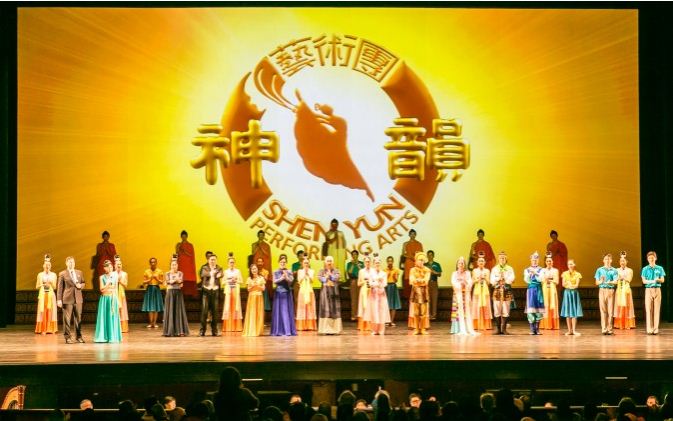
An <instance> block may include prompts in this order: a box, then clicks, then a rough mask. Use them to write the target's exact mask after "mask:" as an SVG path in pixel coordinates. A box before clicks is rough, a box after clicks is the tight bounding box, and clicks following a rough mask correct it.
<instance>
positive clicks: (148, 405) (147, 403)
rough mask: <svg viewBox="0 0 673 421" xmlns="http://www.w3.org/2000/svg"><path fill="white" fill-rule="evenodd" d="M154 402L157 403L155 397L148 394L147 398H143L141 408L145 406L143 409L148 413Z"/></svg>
mask: <svg viewBox="0 0 673 421" xmlns="http://www.w3.org/2000/svg"><path fill="white" fill-rule="evenodd" d="M155 403H159V401H158V400H157V398H156V397H154V396H150V397H149V398H145V401H144V402H143V408H145V411H146V412H147V413H148V414H149V413H151V412H152V407H153V406H154V404H155Z"/></svg>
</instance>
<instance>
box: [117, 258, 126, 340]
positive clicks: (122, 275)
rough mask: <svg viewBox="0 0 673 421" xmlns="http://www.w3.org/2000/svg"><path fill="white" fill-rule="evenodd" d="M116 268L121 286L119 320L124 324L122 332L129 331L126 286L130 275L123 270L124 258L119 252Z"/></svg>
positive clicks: (119, 285)
mask: <svg viewBox="0 0 673 421" xmlns="http://www.w3.org/2000/svg"><path fill="white" fill-rule="evenodd" d="M114 270H115V272H117V278H118V279H119V283H118V284H117V285H118V288H119V291H118V294H119V320H120V321H121V324H122V333H127V332H128V331H129V310H128V305H127V304H126V288H127V287H128V285H129V275H128V273H126V272H124V271H123V270H122V259H121V257H119V255H118V254H117V255H115V267H114Z"/></svg>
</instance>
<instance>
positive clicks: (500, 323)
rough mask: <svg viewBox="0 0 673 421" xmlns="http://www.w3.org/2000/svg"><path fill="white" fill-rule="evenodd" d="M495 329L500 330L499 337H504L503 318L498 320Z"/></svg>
mask: <svg viewBox="0 0 673 421" xmlns="http://www.w3.org/2000/svg"><path fill="white" fill-rule="evenodd" d="M495 327H496V329H498V335H502V317H498V318H497V319H496V322H495Z"/></svg>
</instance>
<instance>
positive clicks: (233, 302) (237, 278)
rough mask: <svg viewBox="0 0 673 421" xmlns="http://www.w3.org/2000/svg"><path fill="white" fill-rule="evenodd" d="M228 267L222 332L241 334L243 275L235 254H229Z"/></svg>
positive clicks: (224, 287)
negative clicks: (237, 265) (237, 264)
mask: <svg viewBox="0 0 673 421" xmlns="http://www.w3.org/2000/svg"><path fill="white" fill-rule="evenodd" d="M227 263H228V267H227V268H226V269H225V270H224V276H223V277H222V289H223V290H224V310H222V332H240V331H242V330H243V309H242V308H241V284H243V275H241V271H240V270H238V269H237V268H236V267H235V265H236V259H234V254H233V253H229V257H228V258H227Z"/></svg>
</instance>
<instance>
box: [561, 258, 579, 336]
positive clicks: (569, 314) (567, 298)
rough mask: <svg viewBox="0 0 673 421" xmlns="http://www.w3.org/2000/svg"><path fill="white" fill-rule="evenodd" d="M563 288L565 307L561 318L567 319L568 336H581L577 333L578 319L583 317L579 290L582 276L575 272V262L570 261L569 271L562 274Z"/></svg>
mask: <svg viewBox="0 0 673 421" xmlns="http://www.w3.org/2000/svg"><path fill="white" fill-rule="evenodd" d="M561 279H562V284H563V288H565V289H564V290H563V305H562V306H561V317H565V318H566V324H567V325H568V331H567V332H566V333H565V334H566V336H568V335H576V336H581V335H580V333H579V332H578V331H577V329H576V328H577V318H579V317H582V316H583V315H584V313H583V312H582V301H581V300H580V293H579V292H578V291H577V288H579V286H580V280H581V279H582V274H581V273H579V272H577V271H576V270H575V260H573V259H569V260H568V270H566V271H565V272H563V274H561Z"/></svg>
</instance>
